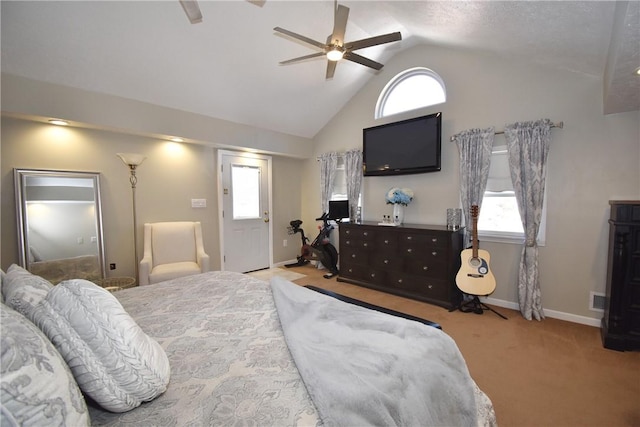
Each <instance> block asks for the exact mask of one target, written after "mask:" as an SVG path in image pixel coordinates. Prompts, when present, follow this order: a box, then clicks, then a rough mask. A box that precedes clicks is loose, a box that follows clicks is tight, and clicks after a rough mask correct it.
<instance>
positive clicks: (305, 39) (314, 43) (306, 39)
mask: <svg viewBox="0 0 640 427" xmlns="http://www.w3.org/2000/svg"><path fill="white" fill-rule="evenodd" d="M273 31H277V32H279V33H282V34H284V35H287V36H289V37H292V38H294V39H297V40H300V41H302V42H305V43H307V44H310V45H312V46H315V47H319V48H320V49H323V50H324V49H326V47H327V45H325V44H324V43H320V42H317V41H315V40H313V39H310V38H309V37H305V36H301V35H300V34H297V33H294V32H293V31H289V30H285V29H284V28H280V27H275V28H274V29H273Z"/></svg>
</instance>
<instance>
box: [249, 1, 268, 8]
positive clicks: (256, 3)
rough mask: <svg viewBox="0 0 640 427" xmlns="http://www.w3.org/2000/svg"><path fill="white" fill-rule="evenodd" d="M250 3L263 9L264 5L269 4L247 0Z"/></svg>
mask: <svg viewBox="0 0 640 427" xmlns="http://www.w3.org/2000/svg"><path fill="white" fill-rule="evenodd" d="M247 1H248V2H249V3H251V4H253V5H256V6H258V7H262V6H264V4H265V3H266V2H267V0H247Z"/></svg>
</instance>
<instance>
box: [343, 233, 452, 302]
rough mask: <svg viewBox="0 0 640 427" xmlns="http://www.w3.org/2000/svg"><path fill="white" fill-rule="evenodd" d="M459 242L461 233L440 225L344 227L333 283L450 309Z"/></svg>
mask: <svg viewBox="0 0 640 427" xmlns="http://www.w3.org/2000/svg"><path fill="white" fill-rule="evenodd" d="M462 240H463V229H459V230H456V231H452V230H447V228H446V227H445V226H438V225H415V224H405V225H401V226H397V227H390V226H382V225H377V224H376V223H373V222H364V223H362V224H350V223H343V224H340V250H339V254H340V274H339V276H338V281H340V282H349V283H353V284H356V285H360V286H365V287H368V288H372V289H376V290H379V291H383V292H388V293H392V294H396V295H400V296H403V297H408V298H412V299H416V300H420V301H425V302H429V303H433V304H437V305H440V306H443V307H447V308H453V307H456V306H457V305H458V304H459V303H460V301H461V299H462V293H461V292H460V290H459V289H458V288H457V286H456V284H455V276H456V273H457V272H458V270H459V269H460V252H461V251H462Z"/></svg>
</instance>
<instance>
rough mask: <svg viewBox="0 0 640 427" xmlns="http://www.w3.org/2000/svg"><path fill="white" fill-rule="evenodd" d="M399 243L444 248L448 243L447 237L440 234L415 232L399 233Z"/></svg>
mask: <svg viewBox="0 0 640 427" xmlns="http://www.w3.org/2000/svg"><path fill="white" fill-rule="evenodd" d="M399 238H400V242H399V243H400V245H406V246H418V247H425V246H427V247H436V248H445V249H446V247H447V245H448V242H447V239H446V238H445V237H444V235H440V234H424V233H422V234H417V233H401V234H400V237H399Z"/></svg>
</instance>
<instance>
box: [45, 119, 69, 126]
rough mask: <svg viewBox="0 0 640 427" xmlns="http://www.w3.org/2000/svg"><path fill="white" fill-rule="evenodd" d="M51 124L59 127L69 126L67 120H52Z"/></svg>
mask: <svg viewBox="0 0 640 427" xmlns="http://www.w3.org/2000/svg"><path fill="white" fill-rule="evenodd" d="M49 123H51V124H52V125H57V126H68V125H69V122H68V121H66V120H60V119H50V120H49Z"/></svg>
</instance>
